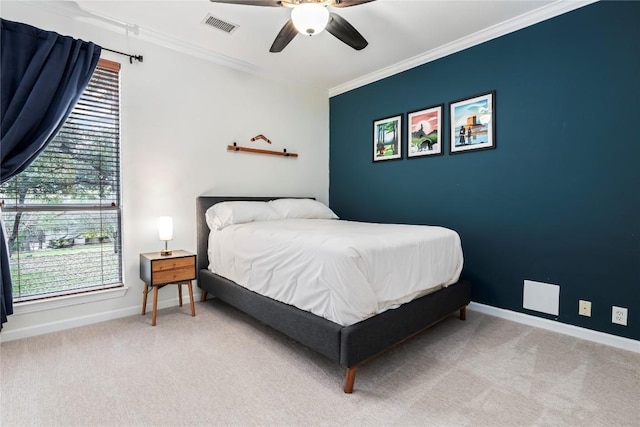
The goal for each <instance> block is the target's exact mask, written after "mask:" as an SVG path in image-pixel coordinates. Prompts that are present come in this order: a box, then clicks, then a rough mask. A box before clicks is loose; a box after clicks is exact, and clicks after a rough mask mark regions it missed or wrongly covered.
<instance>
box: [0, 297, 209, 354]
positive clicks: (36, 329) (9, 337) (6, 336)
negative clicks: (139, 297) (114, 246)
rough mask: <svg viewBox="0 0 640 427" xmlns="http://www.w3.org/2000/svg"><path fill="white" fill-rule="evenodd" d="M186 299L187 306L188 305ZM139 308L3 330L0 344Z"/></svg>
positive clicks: (163, 305)
mask: <svg viewBox="0 0 640 427" xmlns="http://www.w3.org/2000/svg"><path fill="white" fill-rule="evenodd" d="M200 296H201V295H200V292H194V293H193V300H194V301H200ZM188 301H189V300H188V298H187V304H188ZM178 304H179V302H178V297H176V298H174V299H169V300H164V301H158V310H160V309H163V308H169V307H176V306H177V305H178ZM140 310H141V306H140V305H135V306H132V307H127V308H120V309H117V310H111V311H105V312H102V313H96V314H91V315H88V316H79V317H72V318H69V319H64V320H58V321H55V322H48V323H43V324H40V325H34V326H28V327H24V328H18V329H13V330H7V329H4V330H3V331H2V333H0V343H3V342H8V341H13V340H18V339H22V338H28V337H34V336H36V335H43V334H48V333H51V332H57V331H62V330H65V329H71V328H77V327H78V326H85V325H90V324H92V323H98V322H104V321H107V320H114V319H119V318H121V317H127V316H134V315H136V314H140ZM147 314H148V315H149V317H150V316H151V309H150V307H149V308H147Z"/></svg>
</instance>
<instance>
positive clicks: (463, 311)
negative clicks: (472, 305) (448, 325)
mask: <svg viewBox="0 0 640 427" xmlns="http://www.w3.org/2000/svg"><path fill="white" fill-rule="evenodd" d="M460 320H467V307H462V308H461V309H460Z"/></svg>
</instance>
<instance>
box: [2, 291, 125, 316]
mask: <svg viewBox="0 0 640 427" xmlns="http://www.w3.org/2000/svg"><path fill="white" fill-rule="evenodd" d="M128 289H129V288H128V287H127V286H119V287H117V288H110V289H102V290H99V291H92V292H86V293H82V294H74V295H64V296H60V297H53V298H48V299H42V300H36V301H25V302H17V303H15V304H14V305H13V314H25V313H34V312H36V311H44V310H53V309H56V308H61V307H68V306H71V305H77V304H86V303H89V302H95V301H102V300H107V299H111V298H119V297H122V296H124V295H125V294H126V293H127V290H128Z"/></svg>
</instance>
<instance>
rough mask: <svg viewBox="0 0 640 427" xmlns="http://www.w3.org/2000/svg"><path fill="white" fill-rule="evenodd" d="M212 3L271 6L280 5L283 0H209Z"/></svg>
mask: <svg viewBox="0 0 640 427" xmlns="http://www.w3.org/2000/svg"><path fill="white" fill-rule="evenodd" d="M209 1H210V2H212V3H227V4H244V5H247V6H270V7H280V6H282V2H280V1H278V0H209Z"/></svg>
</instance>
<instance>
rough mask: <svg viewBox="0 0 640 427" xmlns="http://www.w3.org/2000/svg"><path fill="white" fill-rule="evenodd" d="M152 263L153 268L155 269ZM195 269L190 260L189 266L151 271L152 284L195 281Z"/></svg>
mask: <svg viewBox="0 0 640 427" xmlns="http://www.w3.org/2000/svg"><path fill="white" fill-rule="evenodd" d="M155 264H156V263H154V267H155ZM195 272H196V268H195V264H194V263H193V258H192V259H191V260H190V262H189V265H184V266H181V267H171V268H163V269H158V270H155V269H154V271H153V273H152V274H151V281H152V283H154V284H156V283H167V282H174V281H175V282H180V281H183V280H195V278H196V274H195Z"/></svg>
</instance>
